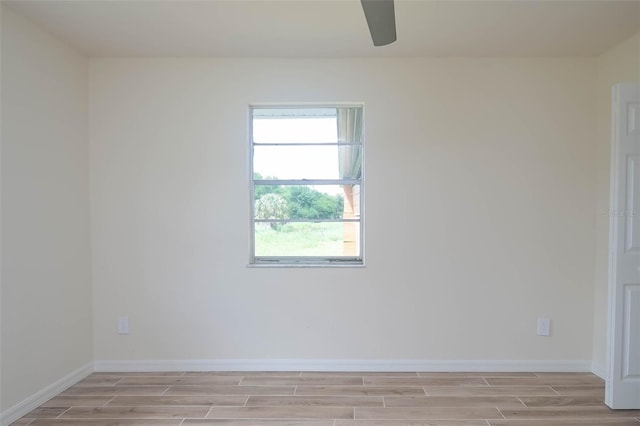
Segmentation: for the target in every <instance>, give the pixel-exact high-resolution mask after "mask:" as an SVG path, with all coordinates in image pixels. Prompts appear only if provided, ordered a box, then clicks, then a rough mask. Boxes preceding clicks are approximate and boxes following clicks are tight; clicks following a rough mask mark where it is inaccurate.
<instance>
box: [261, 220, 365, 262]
mask: <svg viewBox="0 0 640 426" xmlns="http://www.w3.org/2000/svg"><path fill="white" fill-rule="evenodd" d="M359 248H360V224H359V223H347V222H345V223H343V222H325V223H309V222H306V223H287V224H283V225H281V226H280V227H279V228H277V229H274V228H273V227H271V226H270V225H269V224H268V223H256V229H255V250H256V251H255V254H256V256H258V257H260V256H326V257H335V256H358V253H359Z"/></svg>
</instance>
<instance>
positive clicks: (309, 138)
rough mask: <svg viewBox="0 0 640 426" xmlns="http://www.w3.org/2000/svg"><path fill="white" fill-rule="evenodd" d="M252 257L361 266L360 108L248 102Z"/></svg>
mask: <svg viewBox="0 0 640 426" xmlns="http://www.w3.org/2000/svg"><path fill="white" fill-rule="evenodd" d="M250 122H251V130H250V135H251V200H252V203H251V263H252V264H257V265H260V264H261V265H269V264H270V265H300V266H304V265H362V264H363V247H362V246H363V244H362V240H363V238H362V233H363V226H362V220H363V218H362V214H363V203H362V198H363V197H362V194H363V175H364V174H363V167H362V166H363V165H362V158H363V107H362V106H361V105H360V106H357V105H349V106H332V107H327V106H317V107H309V106H298V107H288V106H287V107H274V106H254V107H252V108H251V120H250Z"/></svg>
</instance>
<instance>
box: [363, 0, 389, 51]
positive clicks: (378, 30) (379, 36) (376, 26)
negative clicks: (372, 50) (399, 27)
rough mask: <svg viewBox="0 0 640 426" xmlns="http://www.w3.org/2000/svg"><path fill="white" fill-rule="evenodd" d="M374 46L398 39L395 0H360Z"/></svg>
mask: <svg viewBox="0 0 640 426" xmlns="http://www.w3.org/2000/svg"><path fill="white" fill-rule="evenodd" d="M360 2H361V3H362V9H363V10H364V16H365V17H366V18H367V25H369V32H370V33H371V38H372V39H373V45H374V46H384V45H387V44H390V43H393V42H394V41H396V14H395V11H394V8H393V0H360Z"/></svg>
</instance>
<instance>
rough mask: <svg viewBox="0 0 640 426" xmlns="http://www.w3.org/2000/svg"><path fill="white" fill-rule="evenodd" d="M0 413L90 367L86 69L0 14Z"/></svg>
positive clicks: (32, 28)
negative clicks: (0, 96)
mask: <svg viewBox="0 0 640 426" xmlns="http://www.w3.org/2000/svg"><path fill="white" fill-rule="evenodd" d="M1 35H2V46H1V51H2V81H1V83H2V105H1V106H2V134H1V136H2V175H1V177H2V241H1V242H2V277H1V278H2V315H1V320H2V333H1V334H2V357H1V358H2V365H1V372H2V380H1V382H2V383H1V386H2V410H3V412H4V411H5V410H7V409H9V408H12V407H14V406H16V404H19V403H20V402H22V401H23V400H25V399H26V398H28V397H31V396H33V395H34V394H35V393H37V392H38V391H41V390H42V389H43V388H45V387H46V386H48V385H51V384H52V383H54V382H56V381H57V380H60V379H62V378H63V377H65V376H66V375H68V374H70V373H72V372H74V371H75V370H77V369H78V368H81V367H83V366H84V365H86V363H88V362H90V361H91V360H92V358H93V354H92V336H91V334H92V329H91V321H92V319H91V285H90V272H89V267H90V256H89V250H90V244H89V231H90V229H89V182H88V177H89V175H88V165H89V162H88V158H89V153H88V143H87V136H88V133H87V132H88V130H87V129H88V115H87V101H88V85H87V60H86V59H85V58H84V57H83V56H81V55H79V54H78V53H76V52H75V51H73V50H71V49H69V48H68V47H66V46H65V45H63V44H61V43H60V42H58V41H57V40H55V39H53V38H51V37H50V36H49V35H47V34H46V33H44V32H43V31H42V30H40V29H38V28H37V27H35V26H34V25H33V24H31V23H29V22H27V21H25V20H23V19H22V18H21V17H19V16H18V15H16V14H14V13H12V12H11V11H10V10H8V9H7V8H6V7H4V6H3V7H2V34H1Z"/></svg>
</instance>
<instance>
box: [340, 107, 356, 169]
mask: <svg viewBox="0 0 640 426" xmlns="http://www.w3.org/2000/svg"><path fill="white" fill-rule="evenodd" d="M337 122H338V142H339V143H352V144H356V145H341V146H339V147H338V166H339V170H340V179H359V178H360V177H361V174H362V108H360V107H356V108H338V110H337Z"/></svg>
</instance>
